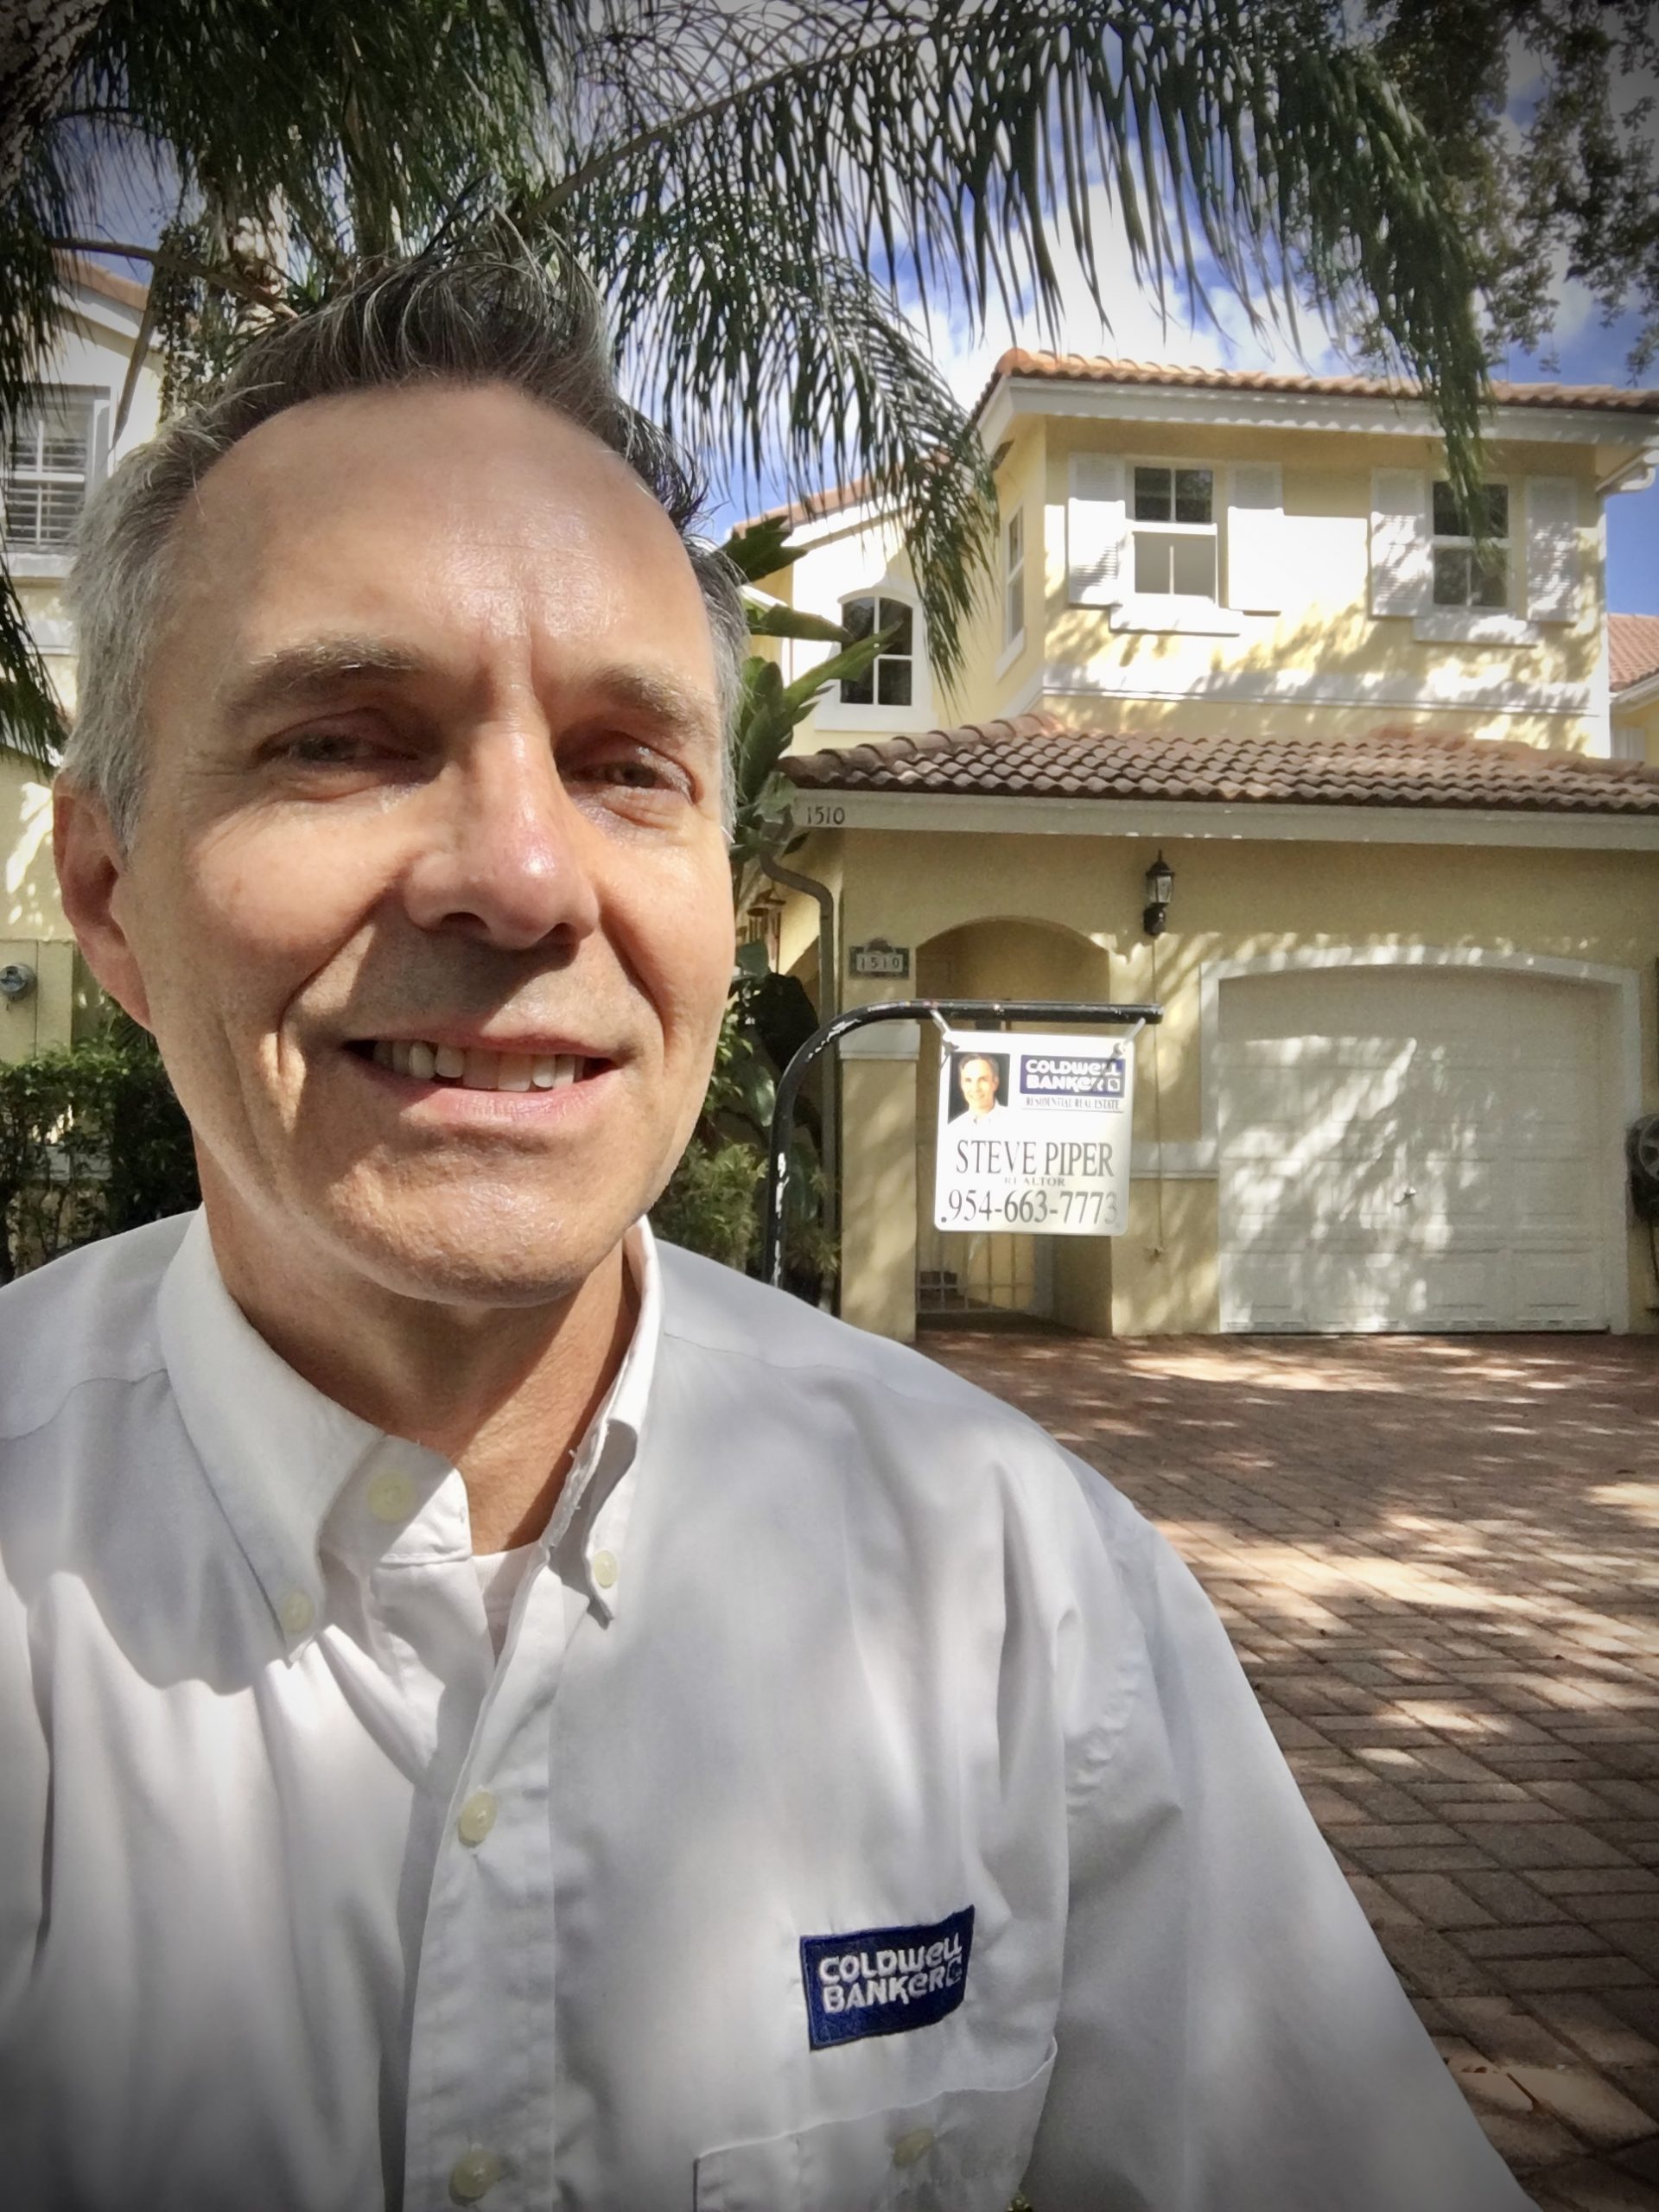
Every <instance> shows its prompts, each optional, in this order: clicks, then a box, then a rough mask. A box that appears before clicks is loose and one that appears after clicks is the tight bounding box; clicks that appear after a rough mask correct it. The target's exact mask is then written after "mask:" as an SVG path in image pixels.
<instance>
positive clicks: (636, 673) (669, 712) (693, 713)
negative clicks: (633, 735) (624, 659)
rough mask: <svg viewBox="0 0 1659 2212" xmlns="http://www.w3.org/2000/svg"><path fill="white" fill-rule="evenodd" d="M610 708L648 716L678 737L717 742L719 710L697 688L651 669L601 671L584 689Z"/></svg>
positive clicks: (622, 667)
mask: <svg viewBox="0 0 1659 2212" xmlns="http://www.w3.org/2000/svg"><path fill="white" fill-rule="evenodd" d="M582 688H583V689H584V690H587V691H588V692H589V693H590V694H591V695H593V696H595V697H597V698H599V699H601V700H602V701H603V702H604V703H605V704H606V705H607V706H612V707H620V708H625V709H632V711H634V712H635V713H638V714H643V715H649V716H650V717H651V719H652V721H657V722H660V723H662V724H663V725H664V728H667V729H669V730H670V731H671V732H673V733H674V734H676V735H679V736H683V737H698V738H716V739H717V738H718V737H719V734H720V728H719V710H718V709H717V708H716V707H715V702H714V701H713V700H712V699H710V698H709V697H708V696H707V695H706V694H705V693H703V692H701V691H699V690H697V689H696V686H695V685H694V684H690V683H681V681H680V680H679V678H678V677H675V676H667V675H663V674H659V673H658V672H657V671H653V670H650V669H643V668H631V667H626V666H618V667H614V668H606V669H601V671H599V672H598V673H597V674H596V675H595V676H594V677H591V678H590V679H589V681H588V683H586V684H585V685H584V686H583V687H582Z"/></svg>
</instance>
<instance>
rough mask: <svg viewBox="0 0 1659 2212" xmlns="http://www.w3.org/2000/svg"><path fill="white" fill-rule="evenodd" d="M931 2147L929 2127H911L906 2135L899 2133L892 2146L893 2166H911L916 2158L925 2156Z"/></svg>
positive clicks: (931, 2140) (931, 2132) (931, 2139)
mask: <svg viewBox="0 0 1659 2212" xmlns="http://www.w3.org/2000/svg"><path fill="white" fill-rule="evenodd" d="M932 2148H933V2131H932V2129H931V2127H912V2129H911V2131H910V2133H909V2134H908V2135H901V2136H900V2137H899V2140H898V2141H897V2142H896V2143H895V2144H894V2145H893V2164H894V2165H895V2166H913V2165H914V2164H915V2163H916V2161H917V2160H918V2158H925V2157H926V2156H927V2154H928V2152H930V2151H931V2149H932Z"/></svg>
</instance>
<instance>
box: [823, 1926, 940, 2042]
mask: <svg viewBox="0 0 1659 2212" xmlns="http://www.w3.org/2000/svg"><path fill="white" fill-rule="evenodd" d="M973 1947H974V1908H973V1907H972V1905H964V1906H963V1909H962V1910H961V1911H960V1912H953V1913H952V1914H951V1916H950V1918H949V1919H948V1920H938V1921H935V1922H934V1923H932V1925H931V1927H926V1928H866V1929H861V1930H860V1932H859V1933H858V1934H857V1935H855V1936H803V1937H802V1938H801V1980H803V1982H804V1984H805V1986H806V2026H807V2036H808V2039H809V2041H810V2044H811V2045H812V2048H813V2050H826V2049H827V2048H828V2047H829V2045H830V2044H838V2043H855V2042H856V2041H857V2040H858V2038H859V2037H861V2036H893V2035H899V2034H900V2033H902V2032H903V2031H904V2030H906V2028H925V2027H931V2025H932V2024H933V2022H934V2021H935V2020H942V2019H944V2017H945V2015H946V2014H947V2013H948V2012H955V2011H956V2009H957V2005H960V2004H961V2002H962V1999H963V1991H964V1990H965V1989H966V1987H967V1983H968V1955H969V1952H970V1951H971V1950H972V1948H973Z"/></svg>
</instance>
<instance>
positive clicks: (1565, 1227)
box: [1510, 1160, 1595, 1243]
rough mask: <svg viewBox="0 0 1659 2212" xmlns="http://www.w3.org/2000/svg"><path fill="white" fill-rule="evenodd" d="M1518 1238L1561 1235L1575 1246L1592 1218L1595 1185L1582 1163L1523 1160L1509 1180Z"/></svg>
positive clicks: (1514, 1168)
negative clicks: (1512, 1193) (1569, 1239)
mask: <svg viewBox="0 0 1659 2212" xmlns="http://www.w3.org/2000/svg"><path fill="white" fill-rule="evenodd" d="M1510 1184H1511V1188H1512V1190H1513V1192H1514V1197H1515V1228H1516V1233H1517V1237H1527V1236H1540V1235H1552V1234H1560V1235H1561V1236H1565V1237H1568V1238H1571V1239H1572V1241H1573V1243H1577V1242H1578V1240H1579V1239H1580V1237H1581V1236H1582V1235H1583V1232H1584V1224H1585V1223H1586V1221H1588V1220H1590V1219H1591V1218H1592V1213H1591V1208H1592V1205H1593V1204H1594V1198H1595V1191H1594V1182H1593V1179H1592V1176H1591V1173H1590V1169H1589V1163H1588V1162H1587V1161H1586V1160H1517V1161H1516V1162H1515V1163H1514V1167H1513V1173H1512V1175H1511V1178H1510Z"/></svg>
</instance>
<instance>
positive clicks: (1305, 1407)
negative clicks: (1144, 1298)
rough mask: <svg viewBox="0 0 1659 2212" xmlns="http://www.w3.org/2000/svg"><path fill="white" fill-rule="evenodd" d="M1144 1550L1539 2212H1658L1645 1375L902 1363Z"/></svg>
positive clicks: (1089, 1356) (1240, 1356)
mask: <svg viewBox="0 0 1659 2212" xmlns="http://www.w3.org/2000/svg"><path fill="white" fill-rule="evenodd" d="M921 1346H922V1349H923V1350H924V1351H926V1352H929V1353H930V1354H931V1355H932V1356H933V1357H936V1358H938V1359H940V1360H942V1361H943V1362H944V1363H945V1364H946V1365H948V1366H950V1367H954V1368H956V1369H957V1370H958V1371H960V1372H961V1373H962V1374H963V1375H965V1376H968V1377H969V1379H970V1380H972V1381H974V1382H976V1383H980V1384H981V1385H982V1387H983V1388H985V1389H990V1390H994V1391H995V1393H996V1394H997V1395H999V1396H1001V1397H1003V1398H1006V1399H1007V1400H1009V1401H1010V1402H1013V1403H1014V1404H1016V1405H1019V1406H1020V1407H1022V1408H1024V1409H1025V1410H1026V1411H1027V1412H1028V1413H1030V1414H1032V1415H1033V1417H1034V1418H1035V1419H1037V1420H1038V1421H1041V1422H1042V1424H1043V1426H1044V1427H1046V1428H1047V1429H1048V1430H1049V1431H1050V1433H1052V1435H1054V1436H1056V1437H1058V1439H1059V1440H1060V1441H1061V1442H1062V1443H1064V1444H1065V1445H1067V1446H1069V1447H1070V1448H1071V1450H1072V1451H1074V1452H1077V1453H1078V1454H1079V1455H1080V1456H1081V1457H1082V1458H1084V1459H1088V1460H1089V1461H1090V1462H1091V1463H1092V1464H1093V1465H1095V1466H1096V1467H1098V1468H1100V1469H1101V1471H1103V1473H1104V1474H1106V1475H1107V1476H1108V1477H1109V1478H1110V1479H1111V1480H1112V1481H1113V1482H1114V1483H1115V1484H1116V1485H1117V1487H1118V1488H1119V1489H1120V1490H1122V1491H1124V1492H1125V1493H1126V1494H1127V1495H1128V1497H1130V1498H1132V1499H1133V1500H1134V1502H1135V1504H1136V1505H1138V1506H1139V1507H1140V1508H1141V1510H1142V1511H1143V1512H1144V1513H1146V1514H1147V1516H1149V1517H1150V1518H1151V1519H1152V1520H1154V1521H1155V1522H1157V1523H1158V1525H1159V1527H1160V1528H1161V1529H1163V1531H1164V1533H1165V1534H1166V1535H1167V1536H1168V1537H1169V1538H1170V1540H1171V1541H1172V1542H1173V1544H1174V1545H1175V1547H1176V1548H1177V1549H1178V1550H1179V1552H1180V1553H1181V1554H1182V1555H1183V1557H1184V1558H1185V1560H1187V1562H1188V1564H1189V1565H1190V1566H1191V1567H1192V1569H1193V1571H1194V1573H1196V1574H1197V1575H1198V1578H1199V1580H1201V1581H1202V1582H1203V1584H1204V1586H1205V1588H1206V1590H1207V1591H1208V1592H1209V1593H1210V1596H1211V1599H1213V1601H1214V1602H1215V1605H1216V1606H1217V1610H1218V1611H1219V1612H1220V1614H1221V1616H1222V1618H1223V1619H1224V1621H1225V1622H1226V1624H1227V1627H1228V1630H1229V1632H1230V1635H1231V1637H1232V1639H1233V1643H1234V1645H1235V1647H1236V1649H1237V1651H1238V1654H1239V1656H1240V1657H1241V1659H1242V1660H1243V1662H1244V1665H1245V1667H1246V1669H1247V1670H1248V1672H1249V1676H1250V1679H1251V1681H1252V1682H1253V1683H1254V1685H1255V1690H1256V1694H1257V1695H1258V1697H1259V1698H1260V1699H1261V1701H1262V1708H1263V1710H1264V1711H1265V1713H1267V1715H1268V1719H1269V1721H1270V1722H1271V1723H1272V1726H1273V1729H1274V1734H1275V1735H1276V1736H1277V1737H1278V1738H1279V1740H1280V1742H1281V1744H1282V1745H1284V1747H1285V1751H1286V1755H1287V1758H1289V1761H1290V1764H1291V1765H1292V1767H1293V1768H1294V1771H1295V1773H1296V1776H1297V1778H1298V1780H1299V1781H1300V1783H1301V1785H1302V1789H1303V1792H1304V1794H1305V1796H1306V1798H1307V1801H1308V1804H1309V1807H1310V1808H1311V1809H1312V1811H1313V1815H1314V1816H1315V1818H1316V1819H1317V1820H1318V1821H1319V1826H1320V1828H1321V1829H1322V1830H1323V1832H1324V1834H1325V1838H1326V1840H1327V1841H1328V1842H1329V1843H1330V1844H1331V1846H1332V1848H1333V1850H1334V1851H1335V1853H1336V1854H1337V1857H1338V1861H1339V1862H1340V1864H1341V1865H1342V1866H1343V1868H1344V1872H1346V1873H1347V1874H1348V1876H1349V1878H1350V1879H1351V1882H1352V1883H1353V1885H1354V1888H1355V1890H1356V1891H1357V1894H1358V1896H1359V1897H1360V1900H1361V1902H1362V1904H1363V1906H1364V1908H1365V1910H1366V1913H1367V1915H1368V1916H1369V1917H1370V1921H1371V1923H1372V1925H1373V1926H1374V1927H1375V1928H1376V1931H1377V1934H1378V1936H1379V1937H1380V1938H1381V1940H1382V1942H1383V1945H1384V1947H1385V1948H1386V1949H1387V1951H1388V1954H1389V1957H1390V1959H1391V1960H1392V1961H1394V1964H1395V1968H1396V1970H1397V1971H1398V1973H1399V1974H1400V1976H1401V1979H1402V1981H1403V1982H1404V1984H1405V1986H1406V1988H1407V1990H1408V1992H1409V1993H1410V1994H1411V1996H1412V1999H1413V2001H1414V2004H1415V2005H1416V2007H1417V2010H1418V2012H1420V2013H1421V2016H1422V2018H1423V2019H1424V2021H1425V2023H1426V2024H1427V2026H1428V2027H1429V2029H1430V2031H1432V2032H1433V2035H1434V2037H1435V2040H1436V2042H1437V2043H1438V2044H1439V2045H1440V2050H1441V2051H1442V2052H1443V2054H1444V2055H1445V2056H1446V2061H1447V2063H1448V2064H1449V2065H1450V2066H1451V2068H1452V2072H1453V2074H1454V2075H1456V2076H1457V2078H1458V2081H1459V2083H1460V2085H1461V2086H1462V2088H1463V2089H1464V2091H1465V2094H1466V2095H1467V2096H1468V2098H1469V2100H1470V2102H1471V2105H1472V2106H1473V2107H1474V2109H1475V2111H1476V2112H1477V2113H1478V2115H1479V2118H1480V2120H1481V2122H1482V2125H1483V2126H1484V2127H1485V2128H1486V2131H1487V2133H1488V2134H1489V2135H1490V2136H1491V2139H1492V2140H1493V2141H1494V2142H1495V2143H1496V2144H1497V2147H1498V2149H1499V2150H1500V2151H1501V2152H1503V2155H1504V2157H1505V2158H1507V2159H1508V2160H1509V2162H1510V2165H1511V2166H1512V2167H1513V2169H1514V2170H1515V2171H1516V2173H1517V2174H1518V2175H1520V2176H1521V2177H1522V2180H1523V2182H1524V2183H1525V2185H1526V2187H1527V2188H1528V2190H1529V2191H1530V2192H1531V2193H1532V2194H1533V2196H1535V2199H1536V2201H1537V2202H1538V2203H1539V2205H1540V2206H1541V2207H1543V2208H1545V2212H1566V2208H1571V2212H1637V2208H1649V2212H1655V2209H1656V2208H1659V1345H1656V1344H1655V1343H1654V1342H1653V1341H1652V1340H1651V1339H1643V1338H1630V1337H1625V1338H1607V1337H1570V1338H1559V1337H1555V1338H1538V1337H1516V1338H1498V1337H1464V1338H1408V1337H1377V1338H1236V1337H1234V1338H1217V1337H1204V1338H1139V1339H1122V1338H1120V1339H1117V1340H1116V1341H1113V1342H1109V1343H1106V1342H1101V1341H1098V1340H1096V1339H1090V1338H1073V1337H1061V1336H1058V1335H1056V1334H1052V1333H1047V1332H1045V1333H1042V1334H1038V1333H1036V1332H1031V1333H1007V1332H996V1333H982V1332H972V1331H969V1330H950V1331H938V1332H932V1331H930V1332H928V1333H927V1334H925V1336H924V1337H923V1338H922V1339H921Z"/></svg>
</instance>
